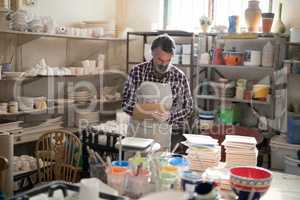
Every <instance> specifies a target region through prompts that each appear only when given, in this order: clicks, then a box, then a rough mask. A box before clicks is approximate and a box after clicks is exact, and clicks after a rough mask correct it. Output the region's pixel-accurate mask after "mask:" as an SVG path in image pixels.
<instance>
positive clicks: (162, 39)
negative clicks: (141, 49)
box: [151, 34, 176, 55]
mask: <svg viewBox="0 0 300 200" xmlns="http://www.w3.org/2000/svg"><path fill="white" fill-rule="evenodd" d="M156 48H161V49H162V50H163V51H165V52H167V53H170V54H173V55H174V54H175V48H176V45H175V41H174V40H173V38H171V37H170V36H169V35H168V34H163V35H159V36H158V37H157V38H155V39H154V40H153V42H152V45H151V51H153V50H154V49H156Z"/></svg>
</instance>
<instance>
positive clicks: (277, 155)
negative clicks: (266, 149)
mask: <svg viewBox="0 0 300 200" xmlns="http://www.w3.org/2000/svg"><path fill="white" fill-rule="evenodd" d="M270 146H271V168H272V169H277V170H284V156H286V155H289V156H291V157H295V158H296V157H297V152H298V151H299V150H300V145H294V144H288V142H287V136H286V135H276V136H274V137H273V138H272V139H271V142H270Z"/></svg>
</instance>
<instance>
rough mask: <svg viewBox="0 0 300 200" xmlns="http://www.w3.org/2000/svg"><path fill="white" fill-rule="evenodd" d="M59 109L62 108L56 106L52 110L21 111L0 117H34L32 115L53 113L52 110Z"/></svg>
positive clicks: (2, 114) (0, 114) (3, 114)
mask: <svg viewBox="0 0 300 200" xmlns="http://www.w3.org/2000/svg"><path fill="white" fill-rule="evenodd" d="M58 108H60V107H59V106H54V107H51V108H47V109H45V110H32V111H19V112H17V113H0V116H2V117H9V116H20V115H32V114H47V113H48V112H49V111H52V110H55V109H58Z"/></svg>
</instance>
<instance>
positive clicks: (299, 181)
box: [262, 172, 300, 200]
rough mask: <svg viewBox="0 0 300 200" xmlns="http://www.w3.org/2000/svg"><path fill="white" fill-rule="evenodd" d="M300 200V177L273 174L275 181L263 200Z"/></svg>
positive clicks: (278, 173)
mask: <svg viewBox="0 0 300 200" xmlns="http://www.w3.org/2000/svg"><path fill="white" fill-rule="evenodd" d="M269 199H270V200H277V199H278V200H279V199H283V200H294V199H295V200H296V199H297V200H299V199H300V176H296V175H291V174H286V173H281V172H273V180H272V184H271V187H270V189H269V190H268V192H267V193H266V194H265V195H264V196H263V198H262V200H269Z"/></svg>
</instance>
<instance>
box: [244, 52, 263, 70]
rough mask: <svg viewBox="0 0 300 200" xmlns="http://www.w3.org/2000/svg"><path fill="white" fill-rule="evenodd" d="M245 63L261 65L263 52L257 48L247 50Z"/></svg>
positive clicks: (247, 64)
mask: <svg viewBox="0 0 300 200" xmlns="http://www.w3.org/2000/svg"><path fill="white" fill-rule="evenodd" d="M244 65H246V66H260V65H261V52H260V51H255V50H250V51H246V52H245V59H244Z"/></svg>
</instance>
